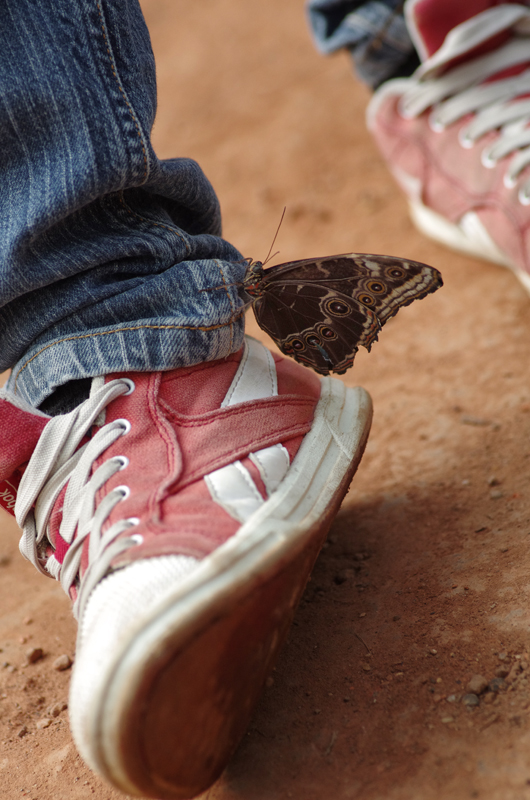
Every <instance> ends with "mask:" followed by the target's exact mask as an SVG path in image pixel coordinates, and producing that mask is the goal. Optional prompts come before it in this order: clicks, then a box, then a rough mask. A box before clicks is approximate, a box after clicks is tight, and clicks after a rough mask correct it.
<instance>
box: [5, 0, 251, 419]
mask: <svg viewBox="0 0 530 800" xmlns="http://www.w3.org/2000/svg"><path fill="white" fill-rule="evenodd" d="M0 76H1V78H0V80H1V91H0V141H1V142H2V146H1V147H0V176H1V181H2V184H1V195H0V196H1V200H2V205H1V210H0V303H1V306H0V369H2V370H5V369H8V368H12V370H13V371H12V375H11V378H10V381H9V388H10V389H11V390H12V391H14V392H16V393H17V394H20V395H22V396H23V397H24V398H25V399H27V400H29V401H30V402H31V403H33V404H34V405H39V404H40V403H41V402H42V401H43V399H44V398H46V397H47V396H48V395H50V394H51V393H52V392H53V390H54V389H55V387H57V386H61V385H63V384H65V383H67V382H68V381H72V380H75V379H80V378H88V377H91V376H94V375H100V374H105V373H109V372H113V371H124V370H140V371H151V370H164V369H169V368H172V367H178V366H187V365H191V364H195V363H199V362H201V361H205V360H211V359H215V358H220V357H223V356H225V355H228V354H229V353H230V352H233V351H234V350H237V349H238V348H239V347H240V345H241V343H242V337H243V326H244V322H243V316H242V302H241V300H240V298H239V295H238V291H237V286H236V284H237V283H238V282H240V281H241V280H242V278H243V276H244V273H245V268H246V264H245V263H244V262H243V260H242V257H241V255H240V253H238V251H237V250H236V249H235V248H234V247H232V246H231V245H230V244H228V243H227V242H225V241H224V240H223V239H222V238H220V233H221V221H220V213H219V205H218V201H217V198H216V196H215V193H214V191H213V189H212V187H211V185H210V183H209V182H208V180H207V179H206V177H205V176H204V174H203V172H202V171H201V169H200V168H199V166H198V165H197V164H196V163H195V162H193V161H191V160H189V159H185V158H175V159H169V160H167V161H160V160H159V159H158V158H157V157H156V155H155V153H154V151H153V148H152V146H151V142H150V133H151V128H152V125H153V120H154V116H155V111H156V84H155V69H154V59H153V54H152V51H151V45H150V41H149V34H148V32H147V29H146V27H145V23H144V20H143V17H142V14H141V11H140V8H139V5H138V2H137V0H53V2H42V0H4V2H2V3H1V4H0Z"/></svg>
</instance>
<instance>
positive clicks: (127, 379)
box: [121, 378, 136, 397]
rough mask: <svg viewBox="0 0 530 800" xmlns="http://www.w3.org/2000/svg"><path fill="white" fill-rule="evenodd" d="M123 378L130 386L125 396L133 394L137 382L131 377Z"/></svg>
mask: <svg viewBox="0 0 530 800" xmlns="http://www.w3.org/2000/svg"><path fill="white" fill-rule="evenodd" d="M121 380H122V381H123V383H126V384H127V386H128V387H129V391H128V392H125V394H124V395H123V397H127V395H129V394H132V393H133V392H134V390H135V389H136V384H135V382H134V381H133V380H131V378H121Z"/></svg>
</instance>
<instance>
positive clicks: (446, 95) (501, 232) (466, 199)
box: [368, 0, 530, 291]
mask: <svg viewBox="0 0 530 800" xmlns="http://www.w3.org/2000/svg"><path fill="white" fill-rule="evenodd" d="M405 16H406V19H407V25H408V28H409V32H410V34H411V37H412V39H413V41H414V43H415V45H416V48H417V49H418V52H419V54H420V57H421V59H422V61H423V63H422V65H421V66H420V67H419V68H418V70H417V71H416V72H415V73H414V75H412V76H411V77H410V78H406V79H397V80H392V81H389V82H388V83H385V84H383V86H382V87H381V88H380V89H379V90H378V91H377V92H376V93H375V95H374V97H373V99H372V101H371V102H370V105H369V107H368V127H369V128H370V130H371V131H372V132H373V134H374V136H375V139H376V141H377V143H378V145H379V147H380V148H381V151H382V153H383V156H384V157H385V159H386V160H387V161H388V164H389V167H390V169H391V170H392V173H393V174H394V177H395V178H396V180H397V182H398V183H399V185H400V186H401V187H402V189H403V190H404V191H405V193H406V194H407V196H408V198H409V203H410V210H411V214H412V218H413V220H414V222H415V223H416V225H417V226H418V228H419V229H420V230H421V231H423V232H424V233H426V234H427V235H428V236H430V237H432V238H433V239H436V240H438V241H440V242H442V243H444V244H446V245H448V246H449V247H452V248H455V249H457V250H462V251H464V252H467V253H471V254H472V255H475V256H479V257H482V258H486V259H488V260H490V261H494V262H496V263H498V264H502V265H504V266H507V267H510V268H511V269H512V270H513V271H514V272H515V274H516V275H517V276H518V277H519V279H520V280H521V281H522V283H523V284H524V286H525V287H526V288H527V289H528V290H529V291H530V126H529V122H530V99H529V96H530V8H528V7H527V6H525V5H522V4H513V3H503V2H498V0H473V1H472V2H462V0H407V2H406V4H405Z"/></svg>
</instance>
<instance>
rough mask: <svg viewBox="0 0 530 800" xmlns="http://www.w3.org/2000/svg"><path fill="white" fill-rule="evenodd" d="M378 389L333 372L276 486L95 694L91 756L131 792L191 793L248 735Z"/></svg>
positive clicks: (167, 601) (153, 618)
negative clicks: (347, 382)
mask: <svg viewBox="0 0 530 800" xmlns="http://www.w3.org/2000/svg"><path fill="white" fill-rule="evenodd" d="M371 417H372V405H371V400H370V397H369V395H368V394H367V393H366V392H365V391H364V390H363V389H361V388H359V387H357V388H355V389H352V388H346V387H345V386H344V385H343V384H342V383H341V382H340V381H337V380H333V379H330V378H324V379H323V381H322V394H321V398H320V401H319V403H318V405H317V408H316V410H315V419H314V422H313V426H312V429H311V431H310V432H309V433H308V434H307V435H306V437H305V438H304V441H303V442H302V445H301V447H300V449H299V451H298V453H297V455H296V457H295V459H294V461H293V464H292V465H291V467H290V469H289V472H288V474H287V476H286V477H285V479H284V480H283V482H282V484H281V485H280V487H279V488H278V490H277V491H276V492H275V493H274V494H273V495H272V497H271V498H270V499H269V500H268V501H267V502H266V503H264V505H263V506H262V507H261V508H260V509H259V510H258V511H257V512H256V513H255V514H254V515H253V516H252V517H251V518H250V519H249V520H248V521H247V522H246V523H245V524H244V525H243V526H242V528H241V529H240V530H239V531H238V533H237V534H236V535H235V536H233V537H232V538H231V539H230V540H229V541H228V542H226V543H225V544H224V545H222V546H221V547H219V548H218V549H217V550H216V551H215V552H214V553H213V554H212V555H211V556H209V557H208V558H206V559H205V560H204V561H203V562H202V564H201V565H200V566H199V567H198V568H197V569H196V570H195V571H194V572H193V573H192V574H191V575H189V577H187V578H186V579H184V580H183V582H182V583H181V584H180V586H179V588H178V589H176V590H175V592H174V593H173V594H172V595H171V596H170V597H166V598H164V600H163V602H162V603H161V604H160V605H159V606H157V608H156V612H151V614H150V615H149V616H148V617H147V618H145V619H144V620H143V624H142V626H141V628H140V629H139V630H137V632H136V635H135V637H134V639H133V640H132V641H129V642H128V643H127V644H126V645H124V646H123V647H122V648H121V651H120V652H119V653H118V654H117V656H116V658H115V659H114V661H113V667H112V669H111V671H110V674H109V676H108V680H106V681H105V682H104V686H103V687H102V690H101V692H100V693H99V695H98V696H96V697H94V698H92V706H91V722H90V732H89V736H88V737H87V739H86V740H85V741H89V742H90V743H91V749H90V752H86V746H85V747H83V748H81V749H82V755H83V756H84V757H85V759H86V760H87V761H88V763H89V764H90V765H91V766H93V767H94V768H95V769H96V770H97V771H98V772H99V773H100V774H101V775H102V776H103V777H104V778H105V779H106V780H107V781H109V782H110V783H112V784H113V785H114V786H116V787H117V788H118V789H120V790H121V791H123V792H125V793H128V794H136V795H142V796H145V797H153V798H158V800H178V799H180V800H184V798H190V797H195V796H196V795H197V794H200V792H202V791H204V790H205V789H207V788H208V787H209V786H211V784H212V783H213V782H214V781H215V780H216V779H217V778H218V776H219V775H220V774H221V772H222V771H223V769H224V767H225V765H226V764H227V762H228V760H229V758H230V756H231V755H232V754H233V752H234V750H235V749H236V747H237V745H238V743H239V741H240V740H241V737H242V736H243V734H244V732H245V730H246V728H247V726H248V723H249V720H250V717H251V713H252V710H253V708H254V706H255V704H256V702H257V700H258V698H259V695H260V693H261V691H262V688H263V685H264V682H265V680H266V678H267V676H268V674H269V673H270V671H271V669H272V667H273V665H274V662H275V659H276V656H277V655H278V651H279V649H280V646H281V644H282V643H283V641H284V639H285V637H286V634H287V632H288V629H289V626H290V623H291V621H292V618H293V615H294V611H295V608H296V606H297V603H298V601H299V599H300V596H301V594H302V592H303V590H304V587H305V585H306V582H307V578H308V577H309V574H310V572H311V569H312V567H313V564H314V562H315V560H316V558H317V556H318V553H319V551H320V548H321V546H322V544H323V541H324V539H325V537H326V535H327V532H328V530H329V527H330V525H331V523H332V521H333V519H334V517H335V514H336V512H337V511H338V508H339V506H340V503H341V502H342V500H343V498H344V496H345V494H346V492H347V491H348V487H349V485H350V482H351V480H352V478H353V475H354V473H355V470H356V469H357V466H358V464H359V462H360V460H361V457H362V454H363V451H364V447H365V444H366V440H367V438H368V433H369V430H370V424H371Z"/></svg>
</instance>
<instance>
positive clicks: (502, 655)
mask: <svg viewBox="0 0 530 800" xmlns="http://www.w3.org/2000/svg"><path fill="white" fill-rule="evenodd" d="M507 658H508V653H504V652H503V653H499V661H506V659H507Z"/></svg>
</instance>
